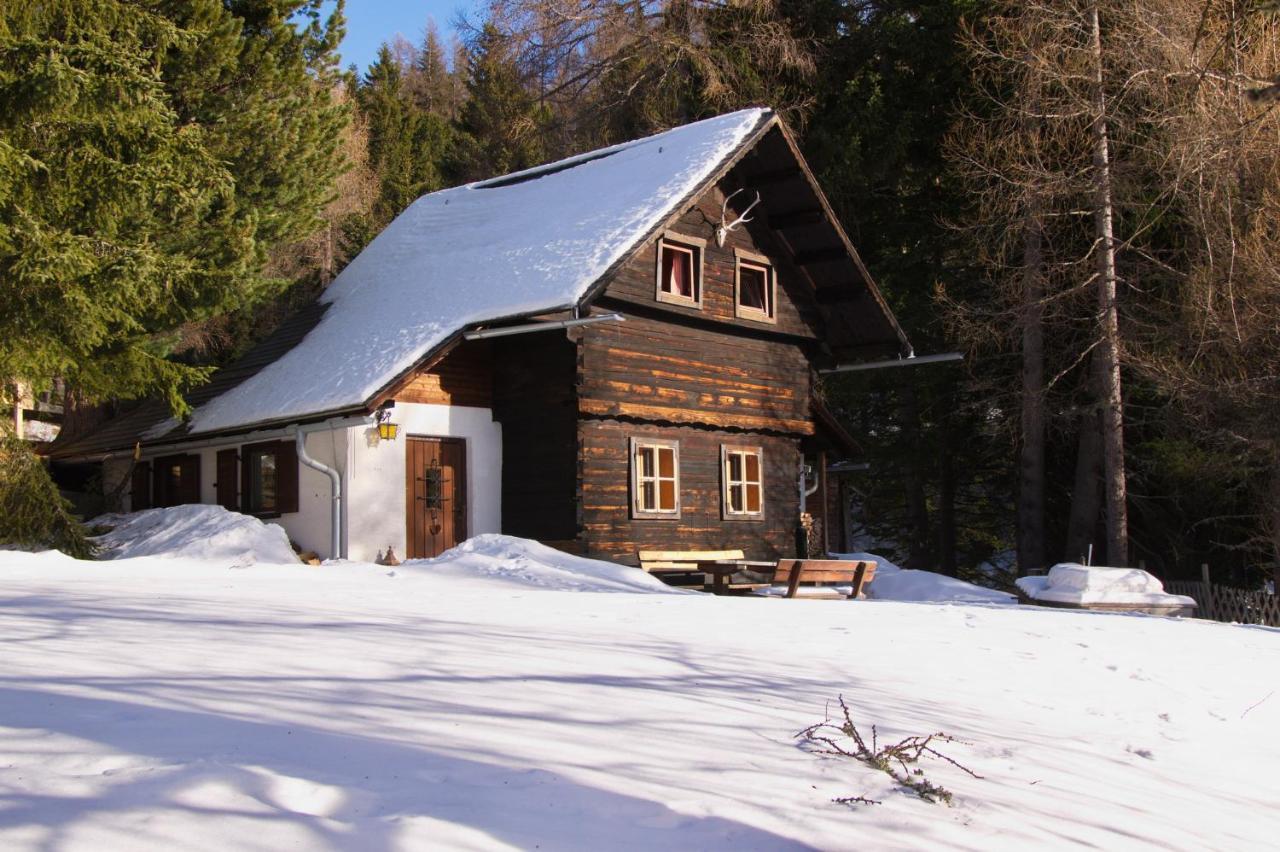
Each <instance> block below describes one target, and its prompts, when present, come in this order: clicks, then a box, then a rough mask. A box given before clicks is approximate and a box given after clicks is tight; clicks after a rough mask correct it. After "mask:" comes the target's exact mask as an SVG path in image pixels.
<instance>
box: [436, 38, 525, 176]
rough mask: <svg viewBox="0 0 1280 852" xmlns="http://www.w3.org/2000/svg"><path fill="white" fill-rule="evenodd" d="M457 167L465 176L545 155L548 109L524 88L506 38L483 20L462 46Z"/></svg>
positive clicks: (509, 167)
mask: <svg viewBox="0 0 1280 852" xmlns="http://www.w3.org/2000/svg"><path fill="white" fill-rule="evenodd" d="M466 84H467V100H466V102H465V103H464V104H463V106H462V111H461V113H460V117H459V122H458V127H459V130H460V131H461V132H462V138H461V140H460V148H459V162H458V169H459V171H460V172H461V173H462V175H463V176H464V177H465V178H466V179H468V180H479V179H481V178H486V177H492V176H493V175H500V174H506V173H507V172H513V171H518V170H520V169H526V168H529V167H531V166H535V165H538V164H539V163H541V162H542V161H543V159H544V157H545V151H544V149H543V146H542V140H541V131H542V125H543V124H544V123H545V121H546V119H547V113H546V111H545V110H544V109H542V108H540V107H539V106H538V105H537V103H535V101H534V99H533V97H532V96H531V95H530V94H529V92H528V91H527V90H526V89H525V88H524V85H523V83H522V82H521V78H520V70H519V68H518V66H517V64H516V60H515V56H514V55H513V53H512V51H511V47H510V44H509V42H508V40H507V39H506V38H505V37H503V35H502V34H501V33H500V32H499V31H498V29H497V27H496V26H494V25H493V24H485V26H484V28H483V29H482V30H481V31H480V34H479V35H478V36H477V38H476V39H475V41H474V43H472V44H471V45H470V46H469V48H468V51H467V81H466Z"/></svg>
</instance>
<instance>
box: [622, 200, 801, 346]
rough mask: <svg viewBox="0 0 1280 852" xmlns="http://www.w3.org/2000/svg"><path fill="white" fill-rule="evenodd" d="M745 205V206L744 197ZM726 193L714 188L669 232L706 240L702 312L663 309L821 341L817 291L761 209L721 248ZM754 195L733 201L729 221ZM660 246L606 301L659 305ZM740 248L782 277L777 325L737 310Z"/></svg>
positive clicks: (645, 254)
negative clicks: (717, 231)
mask: <svg viewBox="0 0 1280 852" xmlns="http://www.w3.org/2000/svg"><path fill="white" fill-rule="evenodd" d="M747 196H750V197H749V198H747V201H746V202H745V203H740V202H741V201H742V199H744V197H747ZM724 197H725V196H724V192H723V191H721V190H720V189H719V188H716V189H712V190H711V191H710V192H708V193H707V194H706V195H704V196H703V197H702V198H701V199H699V200H698V202H697V203H695V204H693V205H692V206H691V207H690V208H689V209H688V210H686V211H685V213H684V214H683V215H682V216H681V217H680V218H679V220H677V221H676V222H675V224H673V225H672V226H671V228H670V231H672V232H674V233H677V234H683V235H685V236H690V237H696V238H697V239H699V240H706V243H707V244H706V247H705V248H704V250H703V262H702V307H701V308H700V309H699V308H691V307H683V306H680V305H672V304H669V303H662V304H661V307H662V309H663V310H665V311H667V312H669V313H671V314H673V315H675V316H685V317H690V318H696V319H703V320H709V321H717V322H723V323H727V324H730V325H735V326H738V327H741V328H744V329H759V330H764V331H776V332H782V333H785V334H791V335H798V336H801V337H804V338H808V339H811V340H812V339H817V338H818V337H819V336H820V335H821V326H822V323H821V319H820V316H819V310H818V306H817V303H816V302H815V300H814V296H813V290H812V287H811V285H810V283H809V282H808V280H807V279H805V278H804V276H803V275H802V274H801V273H800V271H799V270H798V269H797V268H796V267H795V266H793V265H792V264H791V262H790V257H791V253H790V252H789V251H786V250H784V249H783V247H782V246H781V245H780V244H779V242H778V241H777V239H776V238H775V237H774V235H773V234H772V232H771V231H769V229H768V228H766V227H764V226H763V225H762V223H763V222H764V221H765V220H766V217H765V215H764V213H763V212H762V211H761V209H760V207H757V208H756V209H755V210H753V211H752V212H751V213H750V214H749V215H750V216H752V217H753V221H752V222H750V223H746V224H743V225H740V226H739V227H737V228H735V229H734V230H733V231H730V232H729V234H728V236H727V238H726V239H725V244H724V247H723V248H721V247H719V246H717V245H716V242H715V238H714V234H713V228H714V225H715V223H716V222H717V221H718V220H719V218H720V209H721V204H722V203H723V201H724ZM754 198H755V196H754V195H753V194H752V193H750V192H742V193H739V194H738V196H737V197H736V198H735V199H734V200H733V205H735V206H738V207H739V208H740V209H739V210H738V211H733V210H732V206H731V213H730V216H731V217H732V218H736V216H737V214H738V213H739V212H741V208H743V207H745V204H746V203H750V200H751V199H754ZM657 246H658V244H657V241H656V240H655V241H651V242H649V243H647V244H646V245H644V246H642V247H641V249H640V251H639V252H638V253H637V254H636V255H635V256H634V257H633V258H631V259H630V260H629V261H628V262H627V263H625V264H624V265H623V266H622V267H621V268H619V269H618V271H617V272H616V273H615V274H614V278H613V280H612V281H610V282H609V284H608V286H607V287H606V289H605V291H604V292H605V296H606V297H607V298H609V299H612V300H617V301H623V302H630V303H633V304H637V305H642V306H650V305H656V304H658V303H657V299H656V292H657V262H658V249H657ZM735 249H744V250H746V251H749V252H751V253H753V254H758V255H764V256H765V257H767V258H769V260H770V262H771V264H772V265H773V268H774V274H775V276H776V277H777V282H778V283H777V308H776V319H777V322H776V323H766V322H757V321H753V320H747V319H741V318H738V317H736V316H735V311H734V275H735V261H734V258H735V255H734V250H735Z"/></svg>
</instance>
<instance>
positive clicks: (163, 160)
mask: <svg viewBox="0 0 1280 852" xmlns="http://www.w3.org/2000/svg"><path fill="white" fill-rule="evenodd" d="M319 5H320V3H319V2H318V0H307V2H292V3H281V2H270V0H243V2H238V3H234V4H230V8H228V7H227V6H224V4H223V3H221V2H217V0H203V2H193V3H190V4H186V5H184V6H183V7H181V8H180V9H176V10H174V11H170V10H169V9H168V7H158V8H163V9H164V10H165V11H163V12H162V11H154V10H153V7H151V6H149V5H141V4H135V3H127V2H122V0H52V2H49V3H40V4H6V6H5V7H4V11H3V15H2V17H0V102H3V103H4V104H5V105H6V109H5V110H4V112H3V114H2V115H0V298H3V301H4V304H5V308H6V309H5V311H4V312H3V315H2V316H0V376H3V377H4V378H6V379H8V380H14V379H21V380H23V381H26V382H29V383H30V384H32V385H33V386H35V387H36V388H41V387H44V386H47V385H48V383H49V382H50V381H51V380H52V379H53V378H54V377H57V376H61V377H64V378H66V379H67V380H68V381H69V382H70V383H71V384H72V385H74V386H75V387H76V388H77V390H78V391H79V393H81V394H83V395H84V396H85V397H87V398H89V399H105V398H108V397H124V398H127V397H136V396H140V395H144V394H158V395H161V396H164V397H166V398H167V399H168V400H169V402H170V405H171V406H172V407H173V409H174V410H175V412H182V411H183V410H184V409H185V404H184V402H183V400H182V396H181V393H182V391H183V389H185V388H186V387H189V386H190V385H191V384H193V383H195V382H198V381H200V380H201V379H202V378H203V377H204V376H205V375H206V373H207V370H205V369H202V368H197V367H192V366H188V365H185V364H182V363H180V362H178V361H176V360H174V359H173V358H172V357H170V356H171V354H172V348H173V344H174V342H175V337H174V332H175V330H176V329H178V328H179V327H181V326H182V325H183V324H184V323H190V322H193V321H198V320H201V319H204V318H207V317H209V316H212V315H216V314H219V313H225V312H227V311H229V310H232V309H234V308H236V307H238V306H240V305H243V304H246V303H251V302H253V301H255V300H258V299H261V298H263V297H264V296H265V295H267V294H269V293H270V292H272V291H273V290H274V289H276V288H278V287H279V285H280V282H276V281H272V280H270V279H267V278H265V277H264V276H262V275H261V268H262V265H263V263H264V261H265V259H266V256H267V252H268V250H269V249H270V248H271V247H272V246H273V245H275V244H277V243H279V242H281V241H284V240H289V239H296V238H298V237H300V236H303V235H304V234H305V233H306V232H307V231H308V230H309V229H311V228H313V227H314V226H315V224H316V221H317V219H316V216H317V211H318V209H319V208H320V206H321V205H322V204H323V203H324V201H325V200H326V198H327V196H328V194H329V193H330V191H331V185H332V180H333V177H334V176H335V175H336V173H337V171H338V169H339V167H340V163H339V158H338V156H337V154H336V152H335V150H334V144H335V140H336V138H337V135H338V131H339V130H340V128H341V127H342V124H343V122H344V121H345V118H346V117H345V114H344V113H343V111H342V110H341V108H339V107H337V106H335V105H334V104H332V103H331V102H330V95H329V87H328V85H327V83H326V82H325V80H324V79H323V78H324V76H325V75H326V74H327V73H329V71H330V70H331V65H330V63H331V62H332V56H333V50H334V48H335V47H336V44H337V39H338V37H339V36H340V33H341V4H339V7H338V11H337V12H336V13H335V15H334V17H332V18H330V20H329V21H328V22H327V23H326V24H324V25H321V24H320V23H319V21H318V17H313V19H312V21H311V23H310V25H308V26H306V27H303V28H301V29H298V28H296V27H295V24H294V23H292V22H291V20H290V18H291V16H292V15H293V14H294V13H297V12H301V13H304V14H312V15H318V12H317V10H318V7H319Z"/></svg>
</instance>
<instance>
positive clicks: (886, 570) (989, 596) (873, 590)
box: [837, 553, 1018, 604]
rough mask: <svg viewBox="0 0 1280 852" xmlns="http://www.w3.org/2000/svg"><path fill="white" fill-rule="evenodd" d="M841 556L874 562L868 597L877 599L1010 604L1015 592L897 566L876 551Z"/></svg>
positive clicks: (842, 554)
mask: <svg viewBox="0 0 1280 852" xmlns="http://www.w3.org/2000/svg"><path fill="white" fill-rule="evenodd" d="M837 556H838V557H839V558H840V559H857V560H869V561H871V562H875V563H876V574H875V577H874V578H873V579H872V581H871V583H870V585H868V586H867V592H866V594H867V597H868V598H872V599H874V600H880V601H910V602H914V603H986V604H1013V603H1017V601H1018V599H1017V597H1016V596H1014V595H1011V594H1009V593H1007V592H1001V591H998V590H996V589H988V588H987V587H985V586H978V585H974V584H973V583H966V582H965V581H964V580H957V579H956V578H955V577H948V576H946V575H945V574H939V573H937V572H935V571H918V570H914V569H910V568H900V567H899V566H897V565H895V564H894V563H893V562H890V561H889V560H888V559H886V558H884V557H883V556H879V555H877V554H875V553H841V554H837Z"/></svg>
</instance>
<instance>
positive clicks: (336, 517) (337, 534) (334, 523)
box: [294, 417, 373, 559]
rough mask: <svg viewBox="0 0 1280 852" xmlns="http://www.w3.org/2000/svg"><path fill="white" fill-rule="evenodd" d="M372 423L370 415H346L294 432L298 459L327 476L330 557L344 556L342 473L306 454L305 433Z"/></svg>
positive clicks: (302, 427) (340, 557)
mask: <svg viewBox="0 0 1280 852" xmlns="http://www.w3.org/2000/svg"><path fill="white" fill-rule="evenodd" d="M372 423H373V418H372V417H348V418H344V419H343V420H329V421H325V422H324V423H314V424H311V425H308V426H299V427H297V431H296V432H295V433H294V446H296V447H297V450H298V461H300V462H302V463H303V464H305V465H306V466H307V467H309V468H311V469H312V470H318V471H320V472H321V473H323V474H324V475H325V476H327V477H329V491H330V493H332V494H333V514H332V518H331V520H330V522H329V553H330V557H329V558H330V559H342V558H343V557H345V556H346V554H345V553H343V552H342V475H341V474H340V473H338V471H336V470H334V469H333V468H331V467H329V466H328V465H327V464H324V463H323V462H319V461H316V460H315V459H313V458H312V457H311V456H309V455H307V435H310V434H311V433H312V432H320V431H322V430H333V429H338V428H346V427H348V426H360V425H365V426H368V425H371V424H372Z"/></svg>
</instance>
